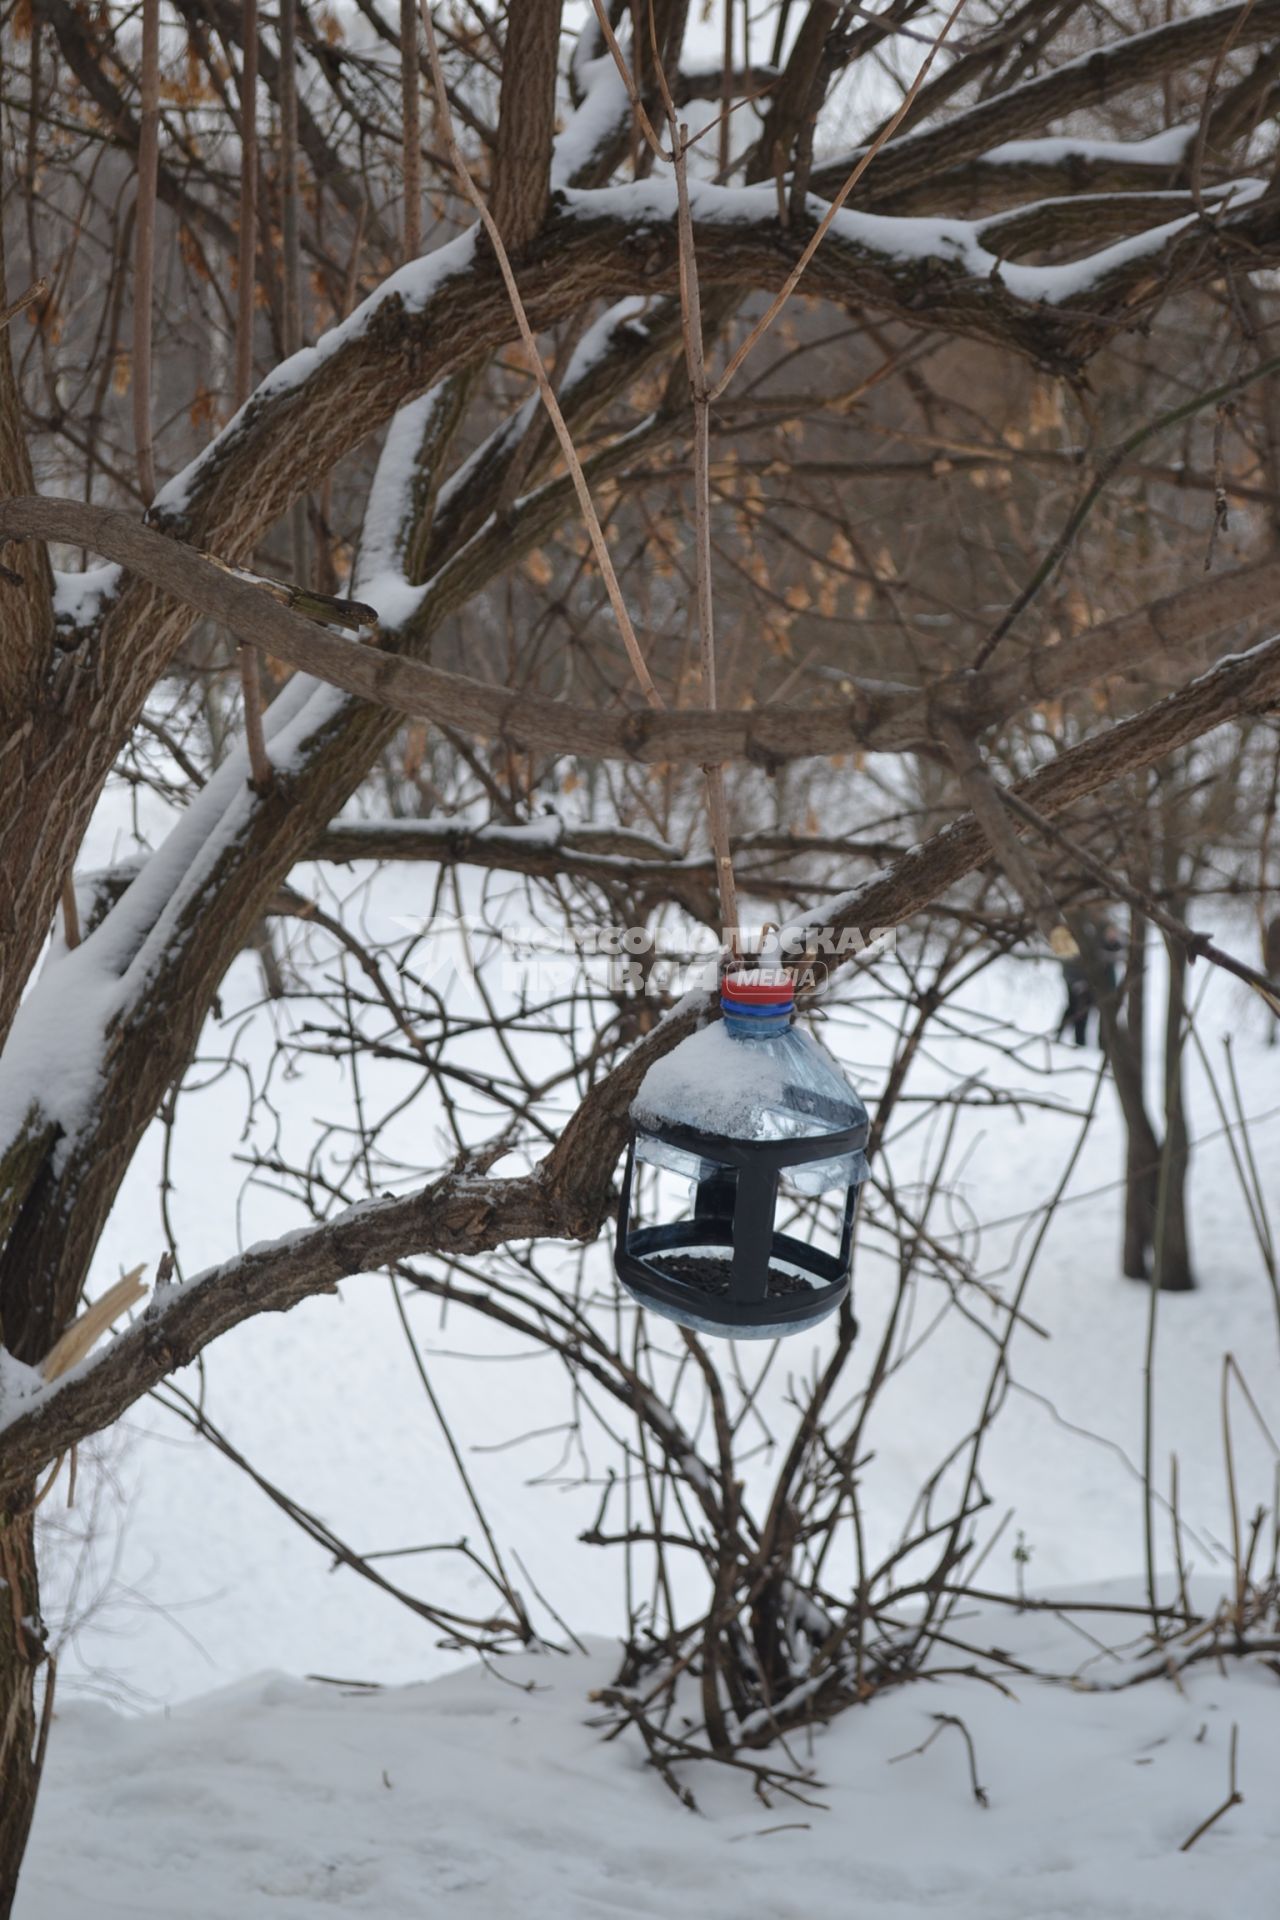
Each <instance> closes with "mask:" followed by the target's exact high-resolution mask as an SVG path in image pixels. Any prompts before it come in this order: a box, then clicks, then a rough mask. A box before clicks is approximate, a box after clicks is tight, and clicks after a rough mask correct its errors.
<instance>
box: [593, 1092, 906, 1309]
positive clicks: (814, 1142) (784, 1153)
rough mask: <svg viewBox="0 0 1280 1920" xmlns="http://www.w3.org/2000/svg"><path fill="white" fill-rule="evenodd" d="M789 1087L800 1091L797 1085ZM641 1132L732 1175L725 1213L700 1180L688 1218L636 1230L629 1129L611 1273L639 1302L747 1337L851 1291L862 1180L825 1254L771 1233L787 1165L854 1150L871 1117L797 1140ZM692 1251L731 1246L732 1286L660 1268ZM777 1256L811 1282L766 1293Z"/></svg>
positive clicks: (831, 1304)
mask: <svg viewBox="0 0 1280 1920" xmlns="http://www.w3.org/2000/svg"><path fill="white" fill-rule="evenodd" d="M789 1091H790V1090H789ZM795 1091H796V1092H797V1093H798V1092H800V1089H796V1090H795ZM810 1098H811V1099H812V1096H810ZM797 1104H799V1103H798V1102H797ZM641 1131H642V1135H643V1137H644V1138H646V1139H650V1140H658V1141H660V1142H662V1144H663V1145H665V1146H669V1147H675V1148H677V1149H678V1150H679V1151H681V1152H684V1153H689V1154H697V1155H698V1157H699V1158H700V1159H703V1160H708V1161H711V1162H713V1163H714V1164H717V1165H719V1166H723V1167H729V1168H733V1169H734V1170H735V1171H736V1173H737V1176H738V1177H737V1180H736V1182H735V1183H734V1186H733V1206H732V1210H731V1211H729V1210H727V1209H725V1208H722V1207H717V1206H716V1205H715V1196H714V1193H710V1194H709V1193H708V1190H709V1189H710V1188H712V1186H713V1182H712V1181H711V1180H705V1181H703V1182H701V1183H700V1185H699V1190H698V1196H697V1202H696V1212H695V1217H694V1218H693V1219H692V1220H681V1221H677V1222H671V1223H669V1224H667V1225H665V1226H664V1225H659V1226H651V1227H635V1226H633V1225H632V1221H631V1195H632V1189H633V1186H634V1183H635V1165H636V1140H637V1138H638V1137H640V1136H639V1135H635V1134H633V1136H632V1138H631V1140H630V1142H629V1143H628V1146H627V1161H626V1167H625V1170H624V1172H623V1176H622V1192H621V1194H620V1196H619V1200H618V1224H617V1235H616V1239H615V1242H614V1266H615V1268H616V1270H617V1274H618V1278H619V1279H620V1280H621V1281H622V1283H623V1285H624V1286H625V1287H626V1288H627V1290H628V1292H629V1293H631V1294H632V1295H633V1297H634V1298H635V1299H636V1300H638V1301H639V1302H640V1304H641V1305H642V1306H651V1307H654V1308H656V1309H657V1310H658V1311H659V1312H664V1313H667V1314H674V1315H676V1316H677V1317H678V1318H681V1319H685V1320H687V1321H690V1322H696V1323H698V1324H700V1325H704V1326H714V1327H716V1328H719V1329H720V1330H721V1331H723V1332H724V1333H725V1334H727V1335H730V1336H731V1335H732V1334H734V1333H735V1332H746V1333H749V1332H751V1331H753V1330H755V1329H759V1328H764V1327H775V1326H777V1327H785V1328H786V1329H787V1331H789V1332H797V1333H798V1332H799V1331H800V1330H801V1329H802V1328H803V1327H807V1326H813V1325H816V1323H817V1322H818V1321H820V1320H825V1319H826V1317H827V1315H828V1314H829V1313H833V1312H834V1311H835V1309H836V1308H837V1307H838V1306H839V1305H840V1303H841V1301H842V1300H844V1299H845V1297H846V1295H847V1294H848V1292H849V1286H850V1263H851V1259H852V1253H853V1223H854V1218H855V1215H856V1212H857V1205H858V1191H859V1187H860V1186H861V1182H860V1181H856V1182H854V1183H853V1184H851V1185H850V1186H849V1187H848V1188H847V1189H846V1193H845V1207H844V1220H843V1224H842V1227H841V1233H840V1251H839V1253H837V1254H831V1253H824V1252H823V1251H822V1249H821V1248H820V1247H813V1246H810V1245H808V1244H807V1242H805V1241H803V1240H797V1239H794V1238H793V1237H792V1236H791V1235H790V1234H786V1233H779V1232H777V1231H776V1230H775V1228H774V1225H773V1220H774V1213H775V1209H776V1206H777V1193H778V1180H779V1177H780V1175H782V1174H783V1173H785V1172H786V1171H787V1169H788V1168H790V1167H802V1166H806V1165H808V1164H809V1163H810V1162H811V1161H814V1160H835V1159H839V1158H841V1157H842V1156H843V1155H845V1154H848V1153H857V1152H861V1150H862V1149H863V1148H864V1147H865V1146H866V1144H867V1139H868V1136H869V1134H870V1131H871V1128H870V1122H869V1121H866V1122H863V1123H862V1124H861V1125H859V1126H856V1127H846V1128H844V1129H843V1130H842V1131H840V1132H839V1133H826V1134H820V1135H818V1136H816V1137H815V1136H810V1137H808V1138H806V1139H800V1140H731V1139H728V1138H725V1137H724V1136H722V1135H720V1134H709V1133H703V1132H702V1131H701V1130H700V1129H699V1128H697V1127H680V1126H662V1127H645V1128H643V1129H642V1130H641ZM726 1184H727V1183H726ZM726 1197H727V1196H726ZM708 1202H709V1204H708ZM693 1247H725V1248H727V1249H729V1250H730V1252H731V1255H732V1258H731V1264H730V1269H729V1291H728V1294H727V1295H725V1296H724V1297H720V1298H718V1297H715V1296H711V1295H708V1294H705V1293H702V1292H700V1291H699V1290H698V1288H696V1287H692V1286H690V1285H689V1284H688V1282H687V1281H682V1280H680V1279H677V1278H676V1276H675V1275H674V1274H671V1273H669V1272H667V1271H666V1270H665V1269H664V1267H663V1265H662V1261H661V1256H662V1255H663V1254H667V1253H683V1252H685V1251H686V1250H687V1249H689V1248H693ZM775 1259H776V1260H780V1261H783V1262H785V1263H786V1265H787V1266H790V1267H794V1268H796V1269H797V1270H798V1271H799V1272H800V1273H801V1274H802V1275H803V1276H804V1277H805V1278H806V1279H807V1280H809V1282H810V1287H809V1290H808V1292H807V1293H794V1294H782V1295H775V1296H773V1297H770V1295H769V1293H768V1291H767V1289H768V1275H769V1267H770V1264H771V1263H772V1261H774V1260H775Z"/></svg>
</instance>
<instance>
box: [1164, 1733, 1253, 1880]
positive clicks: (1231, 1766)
mask: <svg viewBox="0 0 1280 1920" xmlns="http://www.w3.org/2000/svg"><path fill="white" fill-rule="evenodd" d="M1239 1743H1240V1728H1239V1725H1238V1724H1237V1722H1236V1721H1234V1720H1233V1721H1232V1723H1231V1758H1230V1761H1229V1763H1228V1773H1227V1797H1226V1799H1225V1800H1224V1801H1223V1803H1222V1805H1221V1806H1220V1807H1216V1808H1215V1809H1214V1811H1213V1812H1212V1813H1211V1814H1210V1815H1209V1818H1208V1819H1207V1820H1202V1821H1201V1822H1200V1825H1199V1826H1198V1827H1197V1828H1196V1830H1195V1832H1194V1833H1189V1834H1188V1835H1187V1837H1186V1839H1185V1840H1184V1841H1183V1843H1182V1845H1181V1846H1180V1847H1179V1848H1178V1852H1179V1853H1189V1852H1190V1851H1191V1849H1192V1847H1194V1845H1195V1843H1196V1841H1197V1840H1199V1839H1200V1837H1201V1835H1202V1834H1206V1833H1208V1831H1209V1829H1210V1827H1212V1826H1213V1825H1214V1824H1215V1823H1216V1822H1217V1821H1219V1820H1221V1818H1222V1816H1223V1814H1224V1813H1230V1811H1231V1809H1232V1807H1239V1806H1243V1804H1244V1795H1243V1794H1242V1793H1241V1792H1240V1789H1239V1788H1238V1787H1237V1785H1236V1757H1237V1751H1238V1748H1239Z"/></svg>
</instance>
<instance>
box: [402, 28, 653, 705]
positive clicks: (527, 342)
mask: <svg viewBox="0 0 1280 1920" xmlns="http://www.w3.org/2000/svg"><path fill="white" fill-rule="evenodd" d="M422 25H423V31H424V33H425V35H426V42H427V63H428V65H429V66H430V69H431V81H432V85H433V87H434V89H435V96H436V113H437V116H438V119H439V124H440V132H441V134H442V135H443V137H444V141H445V145H446V146H447V148H448V151H449V158H450V160H451V162H452V164H453V169H454V172H455V173H456V174H457V176H458V183H459V185H460V186H461V188H462V191H463V192H464V193H465V195H466V197H467V199H468V200H470V202H471V204H472V206H473V207H474V208H475V210H476V212H477V213H478V214H479V216H480V221H481V224H482V226H483V227H484V230H485V233H486V235H487V236H488V239H489V244H490V245H491V246H492V248H493V251H494V254H495V255H496V257H497V261H498V267H499V270H500V272H501V274H502V281H503V285H504V286H505V287H506V290H507V297H508V299H509V300H510V302H511V310H512V313H513V314H514V315H515V321H516V326H517V327H518V329H519V332H520V339H521V343H522V344H523V346H524V351H525V358H526V360H527V361H528V363H529V370H530V372H531V373H532V374H533V377H534V379H535V380H536V382H537V385H538V392H539V393H540V394H541V396H542V402H543V405H544V406H545V407H546V409H547V412H548V414H549V415H550V418H551V424H552V426H553V428H554V429H555V435H556V439H557V440H558V441H559V443H560V451H561V452H562V453H563V455H564V458H565V463H566V465H567V466H568V468H569V472H570V475H571V476H572V479H573V486H574V491H575V493H576V494H577V496H578V505H579V506H580V507H581V509H582V517H583V519H584V520H585V521H586V524H587V533H588V535H589V537H590V540H591V547H592V551H593V552H594V554H595V557H596V564H597V565H598V567H599V568H600V573H601V576H602V578H603V580H604V584H605V591H606V592H607V594H608V596H609V604H610V606H611V607H612V608H613V613H614V618H615V619H616V620H617V622H618V631H619V633H620V634H621V636H622V643H623V645H624V647H625V648H626V650H627V658H628V659H629V660H630V662H631V669H632V672H633V673H634V674H635V676H636V679H637V681H638V682H639V684H640V690H641V692H642V693H643V694H644V697H645V699H646V700H647V701H648V703H649V705H650V706H651V707H655V708H658V707H661V706H662V704H663V703H662V696H661V695H660V694H659V692H658V689H657V687H656V686H655V685H654V683H653V678H652V676H651V674H650V672H649V668H648V665H647V664H646V662H645V658H644V654H643V653H642V652H641V649H640V642H639V640H638V639H637V638H636V631H635V628H634V627H633V625H632V623H631V616H630V614H629V613H628V612H627V607H626V602H625V601H624V599H623V597H622V588H621V587H620V586H619V584H618V576H617V574H616V573H615V571H614V566H613V560H612V557H611V556H610V553H609V548H608V544H607V543H606V541H605V537H604V531H603V529H602V527H601V525H600V520H599V517H598V515H597V513H596V509H595V502H594V501H593V500H592V498H591V489H590V488H589V487H588V485H587V481H586V476H585V475H584V474H583V471H582V462H581V461H580V460H579V458H578V452H577V449H576V447H575V446H574V444H573V436H572V434H571V433H570V432H569V428H568V425H567V423H566V421H565V417H564V415H563V413H562V412H561V410H560V403H559V401H558V400H557V399H556V396H555V390H554V388H553V387H552V385H551V381H550V379H549V378H548V376H547V370H546V368H545V367H544V366H543V364H542V355H541V354H540V353H539V352H538V343H537V340H536V339H535V338H534V333H533V329H532V327H531V326H530V324H529V316H528V314H527V313H526V312H525V306H524V301H523V300H522V299H521V297H520V289H519V287H518V286H517V284H516V277H515V274H514V273H513V272H512V268H511V261H510V258H509V257H508V254H507V250H506V247H505V246H504V245H503V242H502V235H501V234H500V233H499V232H498V228H497V224H496V222H495V221H494V219H493V216H492V214H491V213H490V212H489V209H488V207H487V206H486V205H485V202H484V198H483V196H482V194H481V192H480V189H479V188H478V187H477V186H476V183H475V181H474V179H473V178H472V176H471V173H470V170H469V169H468V167H467V163H466V161H465V160H464V159H463V157H462V150H461V148H460V147H459V146H458V142H457V137H456V135H455V133H454V130H453V114H452V112H451V110H450V107H449V95H448V91H447V89H446V87H445V81H444V69H443V67H442V66H441V64H440V50H439V47H438V46H437V44H436V30H435V25H434V22H433V21H432V18H431V7H430V0H422Z"/></svg>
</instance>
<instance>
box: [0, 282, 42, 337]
mask: <svg viewBox="0 0 1280 1920" xmlns="http://www.w3.org/2000/svg"><path fill="white" fill-rule="evenodd" d="M48 291H49V282H48V281H47V280H46V279H44V278H43V277H42V278H41V279H39V280H35V281H33V282H32V284H31V285H30V286H29V287H28V288H27V290H26V292H25V293H20V294H19V295H18V297H17V299H16V300H11V301H10V302H9V304H8V306H0V329H3V328H5V327H7V326H8V324H9V322H10V321H11V320H16V319H17V317H18V315H19V314H20V313H25V312H26V310H27V308H28V307H33V306H34V305H35V304H36V302H37V300H43V299H44V297H45V295H46V293H48Z"/></svg>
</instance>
